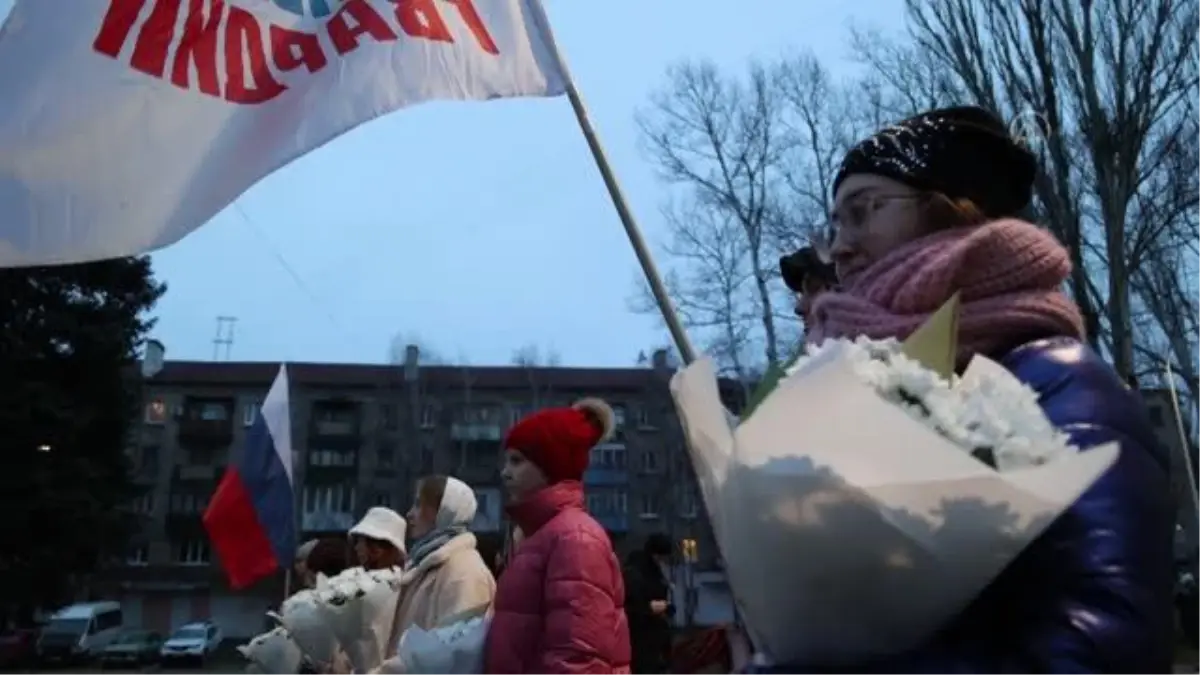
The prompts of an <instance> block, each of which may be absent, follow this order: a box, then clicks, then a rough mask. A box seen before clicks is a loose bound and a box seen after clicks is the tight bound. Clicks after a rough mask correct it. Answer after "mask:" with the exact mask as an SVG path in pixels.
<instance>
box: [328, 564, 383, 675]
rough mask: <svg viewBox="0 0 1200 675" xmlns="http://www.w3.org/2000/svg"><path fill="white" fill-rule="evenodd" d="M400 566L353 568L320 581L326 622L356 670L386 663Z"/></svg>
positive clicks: (368, 670) (370, 668) (368, 669)
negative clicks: (371, 568) (366, 568)
mask: <svg viewBox="0 0 1200 675" xmlns="http://www.w3.org/2000/svg"><path fill="white" fill-rule="evenodd" d="M400 579H401V575H400V569H399V568H389V569H383V570H365V569H363V568H361V567H352V568H350V569H348V570H346V571H345V572H342V573H341V574H339V575H337V576H335V577H330V578H329V579H326V580H324V581H318V584H317V588H316V590H315V591H314V595H315V597H316V600H317V607H318V609H319V611H320V615H321V617H322V621H323V623H324V624H325V625H326V626H327V627H328V629H329V630H330V631H331V632H332V634H333V636H334V637H335V638H336V639H337V642H338V644H340V645H341V647H342V650H343V651H344V652H345V654H346V657H347V658H348V659H349V661H350V664H351V666H352V667H353V668H354V672H356V673H366V672H370V671H371V670H374V669H375V668H376V667H378V666H379V664H380V663H382V662H383V657H384V651H385V650H386V649H387V642H388V638H389V637H390V635H391V630H392V623H393V622H394V621H395V619H396V603H397V602H399V599H400V585H401V584H400Z"/></svg>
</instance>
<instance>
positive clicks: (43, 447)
mask: <svg viewBox="0 0 1200 675" xmlns="http://www.w3.org/2000/svg"><path fill="white" fill-rule="evenodd" d="M38 452H50V446H49V445H46V444H45V443H42V444H41V445H39V446H38Z"/></svg>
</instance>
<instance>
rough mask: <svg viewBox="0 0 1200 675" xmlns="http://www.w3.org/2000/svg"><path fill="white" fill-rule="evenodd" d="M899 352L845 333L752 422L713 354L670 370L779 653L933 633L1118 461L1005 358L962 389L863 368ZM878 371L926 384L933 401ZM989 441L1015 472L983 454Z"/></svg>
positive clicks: (750, 611) (727, 539) (873, 646)
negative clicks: (1039, 401)
mask: <svg viewBox="0 0 1200 675" xmlns="http://www.w3.org/2000/svg"><path fill="white" fill-rule="evenodd" d="M893 348H894V346H893V345H863V344H860V345H858V346H857V347H856V346H854V345H851V344H849V343H845V342H840V343H834V344H830V345H828V347H827V348H825V349H822V350H820V351H819V352H818V353H816V354H814V355H813V356H812V358H808V359H805V360H803V362H802V363H800V364H799V365H798V367H797V368H794V369H793V372H792V373H791V374H790V375H788V376H787V377H786V378H784V379H783V380H781V381H780V382H779V384H778V386H777V387H776V388H775V389H774V390H773V391H771V392H770V393H769V394H768V395H767V396H766V397H765V398H764V399H763V400H762V401H761V403H760V404H759V405H758V407H757V408H755V409H754V411H753V413H752V414H751V415H750V416H749V418H748V419H747V420H745V421H743V422H741V423H740V424H738V423H737V421H736V420H735V419H732V418H731V416H730V415H729V414H728V411H727V410H725V409H724V407H723V406H722V404H721V399H720V396H719V392H718V389H717V382H716V374H715V370H714V368H713V364H712V362H711V361H710V360H709V359H701V360H699V361H697V362H695V363H693V364H691V365H689V366H688V367H687V368H685V369H683V370H681V371H680V372H679V373H677V374H676V375H675V377H674V378H673V379H672V382H671V391H672V396H673V397H674V399H675V403H676V407H677V409H678V411H679V414H680V419H681V420H682V422H683V426H684V430H685V434H686V436H687V439H688V448H689V452H690V453H691V457H692V461H693V464H694V466H695V468H696V474H697V477H698V479H699V481H700V485H701V492H702V494H703V496H704V502H705V506H706V508H707V509H708V512H709V514H710V516H711V519H712V523H713V529H714V532H715V534H716V537H717V541H718V544H719V545H720V549H721V554H722V557H723V558H724V560H725V567H726V571H727V574H728V575H729V580H730V585H731V588H732V590H733V594H734V597H735V600H736V602H737V604H738V608H739V610H740V611H741V613H742V618H743V620H744V622H745V624H746V628H747V632H748V633H749V635H750V637H751V639H752V641H753V643H754V646H755V648H756V649H757V650H758V651H759V652H761V653H763V654H764V655H765V656H766V657H767V658H768V659H769V660H770V661H773V662H774V663H778V664H800V665H804V664H812V665H814V667H820V666H821V665H828V666H831V667H832V666H836V665H843V664H853V663H856V662H860V661H862V660H864V659H870V658H875V657H882V656H887V655H890V654H895V653H898V652H902V651H904V650H907V649H911V648H913V647H914V646H916V645H918V644H920V643H921V642H922V641H923V640H925V639H927V638H929V637H930V636H932V635H933V634H934V633H935V632H936V631H937V630H938V629H940V628H941V627H943V626H944V625H945V624H946V623H947V621H949V620H950V619H951V618H952V617H954V616H955V615H956V614H957V613H958V612H960V611H961V610H962V609H964V608H965V607H966V606H967V605H968V604H969V603H970V602H971V601H972V600H973V599H974V598H975V596H976V595H977V594H978V593H979V591H981V590H982V589H983V588H984V587H985V586H986V585H987V584H988V583H989V582H990V581H991V580H992V579H993V578H994V577H995V575H996V574H998V573H999V572H1000V570H1002V569H1003V568H1004V566H1005V565H1007V564H1008V563H1009V562H1010V561H1011V560H1012V559H1013V558H1014V557H1015V556H1016V555H1017V554H1018V553H1020V552H1021V550H1023V549H1024V548H1025V547H1026V546H1027V545H1028V544H1029V542H1030V541H1032V540H1033V539H1034V538H1035V537H1036V536H1037V535H1038V534H1040V533H1041V532H1042V531H1043V530H1044V529H1045V527H1046V526H1047V525H1048V524H1049V523H1050V521H1051V520H1053V519H1054V518H1055V517H1057V516H1058V514H1060V513H1061V512H1062V511H1063V510H1064V509H1066V508H1067V507H1068V506H1070V505H1071V504H1072V503H1073V502H1074V501H1075V500H1076V499H1077V498H1078V496H1079V495H1080V494H1081V493H1082V492H1083V491H1084V490H1085V489H1087V488H1088V487H1089V486H1090V485H1091V484H1092V483H1093V482H1094V481H1095V480H1096V479H1097V478H1099V476H1100V475H1101V474H1102V473H1103V472H1104V471H1105V470H1106V469H1107V468H1108V467H1109V466H1111V465H1112V463H1113V462H1114V461H1115V460H1116V456H1117V450H1118V448H1117V446H1116V445H1115V444H1110V445H1107V446H1104V447H1101V448H1094V449H1091V450H1088V451H1087V452H1075V451H1074V450H1073V449H1071V448H1069V446H1067V445H1066V444H1065V443H1063V442H1062V439H1061V437H1060V436H1057V435H1056V433H1055V432H1054V431H1053V429H1052V428H1051V427H1050V425H1049V423H1048V422H1047V421H1046V420H1045V418H1044V417H1043V416H1041V412H1040V409H1038V410H1035V411H1030V410H1029V406H1028V405H1027V404H1028V403H1029V401H1030V400H1031V399H1029V398H1028V396H1029V394H1028V392H1027V391H1025V390H1024V389H1023V386H1022V385H1020V383H1019V382H1016V383H1015V384H1014V382H1013V381H1012V380H1014V379H1015V378H1012V376H1011V375H1010V374H1008V372H1007V371H1006V370H1005V369H1004V368H1002V367H1001V366H999V365H998V364H995V363H991V362H987V361H979V362H978V363H973V364H972V368H971V369H970V370H969V371H968V373H966V374H965V377H964V378H963V381H962V382H959V383H958V385H957V386H958V387H959V389H958V390H952V389H951V385H950V384H949V383H945V384H944V385H937V384H936V383H934V382H933V381H931V379H930V376H932V373H921V372H917V371H914V370H912V369H910V368H908V367H907V366H904V365H901V366H900V367H898V368H894V369H890V370H888V369H883V370H880V369H878V368H875V366H873V365H872V364H864V352H865V351H867V350H876V349H877V350H884V351H887V352H889V353H891V352H892V350H893ZM977 361H978V359H977ZM873 368H874V370H873V371H872V369H873ZM917 368H918V369H919V366H918V367H917ZM864 372H866V373H867V374H866V376H865V377H864ZM872 372H873V373H874V375H872V374H871V373H872ZM872 377H877V378H883V379H884V380H888V379H889V378H890V381H897V382H903V383H904V386H905V387H906V388H907V389H910V391H909V393H910V394H911V393H913V392H914V391H917V392H923V393H922V395H923V396H924V397H925V398H926V399H927V400H925V401H924V405H925V408H926V409H928V410H930V411H932V412H931V413H930V414H928V415H921V414H917V413H918V412H919V410H917V409H914V408H912V407H911V406H910V404H909V403H905V402H903V401H897V400H896V399H895V398H894V397H890V396H889V395H888V394H887V392H886V390H887V386H886V385H885V386H883V389H884V394H883V395H881V394H880V392H879V389H880V382H879V381H875V382H873V383H871V384H868V382H867V381H868V380H871V378H872ZM934 379H936V378H934ZM1017 391H1025V393H1024V394H1022V396H1025V399H1024V400H1017V399H1018V398H1020V397H1019V396H1018V395H1017V394H1015V393H1014V392H1017ZM956 397H958V399H957V400H956ZM1032 400H1033V401H1034V402H1036V399H1032ZM937 423H942V424H944V425H946V426H954V428H953V429H951V430H949V433H945V430H943V431H935V430H934V426H936V424H937ZM931 424H932V425H931ZM1047 430H1048V431H1047ZM968 432H969V433H968ZM972 434H973V435H972ZM959 437H961V438H969V439H972V440H970V441H969V442H961V444H960V442H956V441H955V440H952V438H959ZM982 440H986V441H987V443H989V444H992V445H994V446H995V447H994V448H993V450H994V455H995V458H996V459H997V460H998V461H997V462H996V463H997V464H999V465H1000V466H1001V467H1002V468H1005V469H1007V470H1005V471H997V470H996V469H994V468H992V466H989V465H988V464H985V463H984V462H983V461H980V460H979V459H977V458H976V456H975V455H973V454H972V450H974V448H973V447H970V446H971V445H974V444H975V443H977V442H982ZM1001 441H1002V442H1001Z"/></svg>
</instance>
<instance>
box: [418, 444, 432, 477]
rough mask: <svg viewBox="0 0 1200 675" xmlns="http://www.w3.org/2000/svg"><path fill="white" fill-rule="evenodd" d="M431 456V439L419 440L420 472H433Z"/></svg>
mask: <svg viewBox="0 0 1200 675" xmlns="http://www.w3.org/2000/svg"><path fill="white" fill-rule="evenodd" d="M433 455H434V452H433V439H432V438H430V437H428V436H425V437H423V438H421V466H420V467H419V468H420V470H421V471H423V472H426V473H428V472H430V471H433Z"/></svg>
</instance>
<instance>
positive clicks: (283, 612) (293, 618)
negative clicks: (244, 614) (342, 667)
mask: <svg viewBox="0 0 1200 675" xmlns="http://www.w3.org/2000/svg"><path fill="white" fill-rule="evenodd" d="M325 583H326V580H325V578H324V577H323V576H322V577H318V579H317V588H318V589H319V588H321V587H322V585H323V584H325ZM279 622H280V623H281V624H282V625H283V627H284V628H285V629H287V632H288V633H289V634H290V635H291V636H292V640H294V641H295V643H296V645H297V646H298V647H299V648H300V651H301V652H302V653H303V654H304V656H306V657H308V659H309V660H310V661H312V662H314V663H317V664H322V665H326V664H330V663H332V662H333V660H334V657H335V655H336V654H337V651H338V640H337V636H336V635H335V634H334V631H333V627H332V626H330V625H329V624H328V622H327V621H326V619H325V615H324V614H323V613H322V612H321V601H320V598H319V597H318V596H317V590H316V589H304V590H302V591H298V592H296V593H295V594H293V595H292V596H291V597H289V598H288V599H287V600H284V601H283V604H282V605H281V606H280V608H279Z"/></svg>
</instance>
